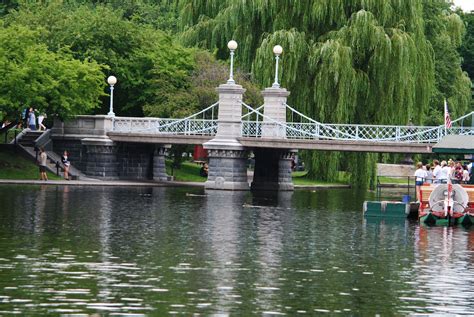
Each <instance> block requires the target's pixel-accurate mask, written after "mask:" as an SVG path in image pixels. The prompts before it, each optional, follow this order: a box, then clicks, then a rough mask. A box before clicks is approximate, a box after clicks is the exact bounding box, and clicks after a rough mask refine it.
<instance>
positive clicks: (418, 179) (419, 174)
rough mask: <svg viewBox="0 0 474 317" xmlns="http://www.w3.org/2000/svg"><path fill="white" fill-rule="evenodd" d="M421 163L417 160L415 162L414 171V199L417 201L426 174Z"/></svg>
mask: <svg viewBox="0 0 474 317" xmlns="http://www.w3.org/2000/svg"><path fill="white" fill-rule="evenodd" d="M423 167H424V166H423V163H421V162H418V163H416V171H415V187H416V199H417V201H420V200H421V197H420V196H421V195H420V187H421V185H423V182H424V181H425V179H426V177H427V176H428V175H427V173H426V171H425V170H424V169H423Z"/></svg>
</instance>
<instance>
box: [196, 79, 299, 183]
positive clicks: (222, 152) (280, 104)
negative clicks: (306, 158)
mask: <svg viewBox="0 0 474 317" xmlns="http://www.w3.org/2000/svg"><path fill="white" fill-rule="evenodd" d="M217 91H218V92H219V115H218V128H217V134H216V136H215V137H214V138H213V139H212V140H210V141H209V142H206V143H204V148H205V149H207V151H208V157H209V175H208V180H207V182H206V183H205V187H206V189H217V190H249V189H250V188H251V189H252V190H293V189H294V186H293V182H292V178H291V161H292V155H293V154H294V153H295V152H296V151H295V150H292V149H272V148H256V149H251V148H245V147H244V146H242V144H241V143H240V142H239V140H238V138H239V137H240V136H241V125H242V121H241V117H242V97H243V93H244V92H245V89H243V88H242V86H240V85H236V84H224V85H220V86H219V87H218V88H217ZM288 95H289V92H288V91H286V89H282V88H274V87H272V88H266V89H265V90H264V91H263V96H264V114H265V118H264V120H263V123H262V138H271V139H285V138H286V128H285V127H284V126H283V125H282V124H284V123H286V98H287V97H288ZM251 150H253V152H254V154H255V170H254V177H253V182H252V185H251V187H250V186H249V183H248V179H247V159H248V155H249V152H250V151H251Z"/></svg>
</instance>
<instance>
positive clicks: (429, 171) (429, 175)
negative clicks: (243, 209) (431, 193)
mask: <svg viewBox="0 0 474 317" xmlns="http://www.w3.org/2000/svg"><path fill="white" fill-rule="evenodd" d="M433 178H434V177H433V169H432V168H431V165H430V164H426V182H427V183H428V184H433Z"/></svg>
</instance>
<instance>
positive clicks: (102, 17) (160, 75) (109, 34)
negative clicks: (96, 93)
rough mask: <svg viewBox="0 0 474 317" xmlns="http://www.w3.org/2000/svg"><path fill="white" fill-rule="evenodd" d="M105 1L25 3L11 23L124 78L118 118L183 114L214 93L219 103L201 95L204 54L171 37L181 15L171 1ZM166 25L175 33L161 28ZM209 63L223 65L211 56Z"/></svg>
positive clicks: (120, 81)
mask: <svg viewBox="0 0 474 317" xmlns="http://www.w3.org/2000/svg"><path fill="white" fill-rule="evenodd" d="M82 2H84V3H82ZM104 2H105V3H102V1H97V2H95V3H94V2H93V3H91V2H86V1H76V2H74V1H71V2H67V3H62V2H51V3H50V4H47V5H45V4H42V3H29V4H23V5H22V6H21V7H20V9H19V10H17V11H13V12H11V13H10V14H9V15H7V16H6V17H5V21H6V23H7V24H8V25H21V26H24V27H27V28H29V29H31V30H35V32H36V34H37V35H38V38H39V41H41V42H43V43H45V44H46V45H47V48H48V50H49V51H51V52H59V51H62V50H64V49H67V50H69V51H70V52H71V55H72V56H73V57H74V58H75V59H77V60H80V61H85V60H93V61H96V62H97V63H99V64H101V65H105V67H104V68H103V71H104V74H103V81H104V82H105V79H106V77H108V76H109V75H115V76H116V77H117V79H118V83H117V84H116V89H115V90H114V110H115V113H116V114H117V115H133V116H142V115H144V114H146V115H156V116H183V115H189V114H191V113H193V112H195V111H197V110H199V109H202V108H203V107H206V106H208V105H210V104H212V103H214V102H215V101H216V99H217V97H216V96H215V95H214V97H216V99H215V100H213V101H212V102H211V103H207V104H203V103H202V102H203V101H204V100H202V98H201V97H200V96H199V95H196V92H199V90H200V89H202V87H197V86H196V87H195V85H197V84H199V82H198V81H196V80H195V75H196V74H199V73H200V69H202V67H203V65H199V63H200V61H199V56H203V55H202V54H203V53H202V52H201V51H200V50H196V49H189V48H185V47H183V46H182V45H180V44H178V43H176V42H175V41H174V40H173V37H172V36H171V35H170V34H172V33H173V32H174V30H173V28H174V27H175V26H173V23H174V22H173V21H175V19H174V18H173V16H174V15H175V14H176V13H175V12H176V11H174V9H173V6H172V4H171V2H168V1H165V0H163V1H162V2H161V3H158V4H156V3H152V2H151V1H150V2H146V1H142V2H135V1H125V2H122V1H113V0H112V1H104ZM160 12H161V13H163V12H167V14H168V17H167V18H164V19H163V21H161V20H160V21H161V22H160V21H158V20H156V18H158V15H159V13H160ZM166 21H167V22H166ZM168 22H169V24H167V23H168ZM160 25H167V27H169V29H167V30H165V31H162V30H159V29H157V27H159V26H160ZM206 63H207V64H209V65H212V64H216V67H217V62H216V61H215V58H214V57H212V56H211V55H209V54H208V58H207V59H206ZM219 67H220V66H219ZM104 91H105V92H108V89H107V88H106V89H105V90H104ZM101 101H102V107H101V109H98V110H97V113H106V112H107V111H108V97H107V96H104V97H103V98H102V100H101ZM206 101H208V100H206Z"/></svg>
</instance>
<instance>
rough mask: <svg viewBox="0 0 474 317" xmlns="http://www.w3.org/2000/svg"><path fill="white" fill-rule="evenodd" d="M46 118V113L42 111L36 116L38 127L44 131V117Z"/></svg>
mask: <svg viewBox="0 0 474 317" xmlns="http://www.w3.org/2000/svg"><path fill="white" fill-rule="evenodd" d="M45 118H46V114H45V113H44V112H42V113H40V115H39V116H38V129H39V130H40V131H42V130H44V131H46V126H45V125H44V124H43V121H44V119H45Z"/></svg>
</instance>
